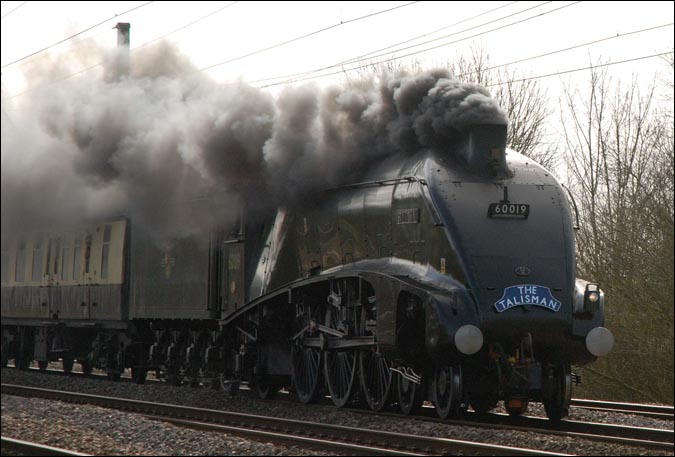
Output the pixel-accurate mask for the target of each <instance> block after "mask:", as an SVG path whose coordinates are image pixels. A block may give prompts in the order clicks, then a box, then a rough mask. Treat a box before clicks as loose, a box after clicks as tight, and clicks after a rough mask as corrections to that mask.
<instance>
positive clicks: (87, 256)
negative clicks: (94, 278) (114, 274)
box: [84, 235, 91, 274]
mask: <svg viewBox="0 0 675 457" xmlns="http://www.w3.org/2000/svg"><path fill="white" fill-rule="evenodd" d="M90 261H91V235H87V236H86V237H85V238H84V274H89V265H90V263H91V262H90Z"/></svg>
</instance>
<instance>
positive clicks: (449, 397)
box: [434, 366, 466, 419]
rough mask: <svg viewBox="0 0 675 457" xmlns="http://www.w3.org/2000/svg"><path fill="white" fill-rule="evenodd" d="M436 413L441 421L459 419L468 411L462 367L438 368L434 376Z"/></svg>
mask: <svg viewBox="0 0 675 457" xmlns="http://www.w3.org/2000/svg"><path fill="white" fill-rule="evenodd" d="M434 394H435V401H434V405H435V406H436V412H437V413H438V415H439V417H440V418H441V419H447V418H449V417H453V418H456V417H459V416H461V414H462V413H463V412H464V410H465V409H466V406H465V405H464V404H463V402H462V401H463V395H464V389H463V380H462V370H461V367H460V366H442V367H438V368H436V373H435V376H434Z"/></svg>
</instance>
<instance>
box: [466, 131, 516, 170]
mask: <svg viewBox="0 0 675 457" xmlns="http://www.w3.org/2000/svg"><path fill="white" fill-rule="evenodd" d="M506 133H507V126H506V125H505V124H479V125H473V126H471V127H470V128H469V129H468V130H466V131H464V132H462V133H461V137H460V140H459V142H458V145H457V149H458V156H459V157H461V158H462V159H463V160H464V161H465V162H466V164H467V165H468V167H469V169H470V170H471V171H472V172H473V173H475V174H477V175H481V176H485V177H488V178H509V177H511V176H513V172H512V171H511V170H510V169H509V167H508V165H507V163H506Z"/></svg>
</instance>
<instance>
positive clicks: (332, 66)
mask: <svg viewBox="0 0 675 457" xmlns="http://www.w3.org/2000/svg"><path fill="white" fill-rule="evenodd" d="M514 3H518V1H513V2H510V3H507V4H505V5H502V6H498V7H497V8H492V9H491V10H488V11H485V12H483V13H480V14H477V15H475V16H471V17H469V18H466V19H463V20H461V21H458V22H455V23H453V24H450V25H447V26H445V27H441V28H440V29H436V30H434V31H432V32H428V33H425V34H423V35H418V36H416V37H413V38H409V39H407V40H404V41H401V42H399V43H396V44H393V45H390V46H387V47H385V48H381V49H377V50H375V51H371V52H368V53H366V54H362V55H360V56H358V57H354V58H351V59H349V60H344V61H341V62H338V63H335V64H332V65H329V66H327V67H323V68H320V69H317V70H308V71H302V72H298V73H293V74H290V75H285V76H277V77H272V78H264V79H258V80H255V81H249V83H251V84H254V83H260V82H263V81H269V80H271V79H281V78H295V77H303V76H308V75H311V74H313V73H317V72H319V71H324V70H327V69H330V68H336V67H339V66H341V65H344V64H346V63H349V62H351V61H353V60H359V59H361V58H364V57H366V56H368V55H370V54H375V53H377V52H381V51H383V50H385V49H389V48H392V47H395V46H399V45H401V44H405V43H409V42H411V41H415V40H418V39H420V38H424V37H427V36H429V35H433V34H434V33H438V32H440V31H441V30H446V29H449V28H451V27H454V26H456V25H459V24H463V23H464V22H468V21H470V20H472V19H476V18H478V17H481V16H485V15H486V14H489V13H492V12H494V11H497V10H500V9H502V8H506V7H507V6H511V5H513V4H514ZM546 3H550V2H546ZM521 12H522V11H521ZM516 14H518V13H516ZM507 17H508V16H507ZM502 19H503V18H502Z"/></svg>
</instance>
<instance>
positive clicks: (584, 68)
mask: <svg viewBox="0 0 675 457" xmlns="http://www.w3.org/2000/svg"><path fill="white" fill-rule="evenodd" d="M669 54H673V51H668V52H662V53H658V54H652V55H648V56H641V57H634V58H632V59H626V60H620V61H618V62H607V63H603V64H596V65H591V66H588V67H583V68H575V69H573V70H563V71H558V72H555V73H548V74H545V75H538V76H532V77H528V78H521V79H512V80H509V81H501V82H498V83H492V84H487V85H486V87H492V86H502V85H504V84H511V83H519V82H524V81H530V80H532V79H541V78H548V77H549V76H559V75H564V74H567V73H574V72H577V71H583V70H591V69H593V68H601V67H610V66H612V65H619V64H622V63H628V62H636V61H638V60H645V59H652V58H654V57H662V56H667V55H669Z"/></svg>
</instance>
